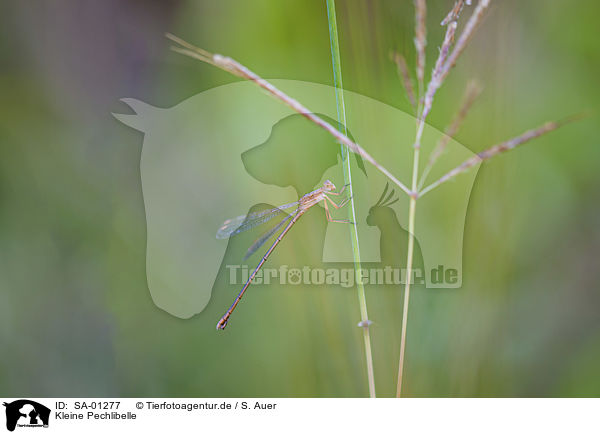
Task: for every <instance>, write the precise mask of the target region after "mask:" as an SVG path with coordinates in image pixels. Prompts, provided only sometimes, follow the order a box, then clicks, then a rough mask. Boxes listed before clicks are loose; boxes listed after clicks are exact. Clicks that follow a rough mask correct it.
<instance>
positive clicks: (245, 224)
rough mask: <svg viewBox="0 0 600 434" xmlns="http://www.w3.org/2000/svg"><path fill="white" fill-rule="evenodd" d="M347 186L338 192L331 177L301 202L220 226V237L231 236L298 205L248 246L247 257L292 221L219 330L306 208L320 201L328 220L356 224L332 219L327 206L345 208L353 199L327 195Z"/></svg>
mask: <svg viewBox="0 0 600 434" xmlns="http://www.w3.org/2000/svg"><path fill="white" fill-rule="evenodd" d="M345 189H346V186H344V187H342V189H341V190H340V191H339V192H337V193H336V192H334V190H335V185H334V184H333V183H332V182H331V181H329V180H327V181H325V182H324V183H323V186H322V187H321V188H318V189H316V190H314V191H311V192H310V193H307V194H305V195H304V196H302V198H300V200H299V201H298V202H293V203H291V204H287V205H282V206H280V207H278V208H273V209H271V210H267V211H261V212H258V213H252V214H249V215H248V216H240V217H236V218H235V219H229V220H226V221H225V222H224V223H223V225H222V226H221V228H219V231H218V232H217V238H227V237H229V236H232V235H236V234H238V233H240V232H242V231H245V230H248V229H250V228H253V227H255V226H257V225H258V224H261V223H264V222H267V221H269V220H271V219H272V218H274V217H275V216H277V215H281V214H283V211H282V210H283V209H286V208H291V207H292V206H295V205H297V208H296V212H295V213H292V214H290V215H288V216H287V217H285V218H284V219H283V220H282V221H281V222H280V223H278V224H277V225H276V226H275V227H274V228H273V229H271V230H269V231H267V232H266V233H265V234H264V235H263V236H261V237H260V238H259V239H258V240H256V242H255V243H254V244H253V245H252V246H250V248H249V249H248V252H247V253H246V258H247V257H248V256H250V255H251V254H252V253H254V252H255V251H256V250H257V249H258V248H260V246H262V245H263V244H264V243H265V242H266V241H267V240H268V239H269V238H271V236H273V235H274V234H275V233H276V232H277V231H278V230H279V229H281V227H283V225H284V224H285V223H286V222H288V221H289V223H287V225H286V226H285V228H284V229H283V230H282V231H281V233H280V234H279V235H278V236H277V238H276V239H275V241H274V242H273V244H272V245H271V247H269V250H267V252H266V253H265V255H264V256H263V258H262V259H261V260H260V262H259V263H258V265H257V266H256V268H255V269H254V271H253V272H252V274H251V275H250V277H249V278H248V280H247V281H246V283H245V284H244V286H243V288H242V290H241V291H240V292H239V294H238V295H237V297H236V298H235V300H234V301H233V304H232V305H231V307H230V308H229V309H228V310H227V312H226V313H225V315H223V316H222V317H221V319H220V320H219V322H218V323H217V329H218V330H223V329H225V327H226V326H227V323H228V321H229V317H230V316H231V314H232V313H233V311H234V309H235V308H236V306H237V305H238V303H239V302H240V300H241V299H242V297H243V296H244V293H245V292H246V289H248V286H250V284H251V283H252V281H253V280H254V278H255V277H256V274H257V273H258V270H260V269H261V267H262V266H263V265H264V263H265V262H267V259H268V258H269V256H270V255H271V253H272V252H273V250H275V247H277V245H278V244H279V243H280V242H281V240H282V239H283V237H284V236H285V235H286V234H287V232H288V231H289V230H290V229H291V228H292V226H293V225H294V223H296V222H297V221H298V219H299V218H300V217H301V216H302V215H303V214H304V213H305V212H306V211H308V210H309V209H310V208H311V207H313V206H314V205H316V204H318V203H319V202H323V205H324V207H325V215H326V216H327V221H330V222H340V223H352V222H349V221H347V220H334V219H333V218H331V215H330V213H329V208H328V205H327V203H328V202H329V203H330V204H331V205H332V206H333V207H334V208H336V209H337V208H341V207H342V206H344V205H346V204H347V203H348V201H349V200H350V198H347V199H345V200H344V201H342V203H340V204H336V203H335V202H334V201H333V200H332V199H331V198H330V197H329V196H328V195H327V194H328V193H329V194H331V195H334V196H339V195H341V194H342V193H343V192H344V190H345Z"/></svg>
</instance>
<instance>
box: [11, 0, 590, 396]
mask: <svg viewBox="0 0 600 434" xmlns="http://www.w3.org/2000/svg"><path fill="white" fill-rule="evenodd" d="M427 4H428V12H429V16H428V20H427V21H428V27H429V36H428V40H429V45H428V48H427V54H428V70H429V67H430V66H431V64H432V62H433V59H434V58H435V56H436V53H437V47H438V45H439V41H440V40H441V38H442V36H443V33H442V32H443V29H442V28H441V27H440V26H439V25H438V24H439V22H440V21H441V19H442V18H443V17H444V16H445V14H446V12H447V11H448V10H449V8H450V7H451V6H452V4H453V2H452V1H445V0H444V1H442V0H430V1H428V2H427ZM337 8H338V12H337V13H338V20H339V34H340V45H341V57H342V68H343V74H344V85H345V88H347V89H349V90H352V91H354V92H358V93H361V94H364V95H367V96H369V97H371V98H375V99H377V100H380V101H382V102H385V103H387V104H390V105H392V106H395V107H398V108H399V109H401V110H404V111H407V112H410V106H409V104H408V102H407V100H406V98H405V97H404V94H403V91H402V87H401V83H400V81H399V80H398V78H397V76H396V71H395V67H394V65H393V64H392V63H391V62H390V61H389V52H390V50H393V49H398V50H400V51H401V52H403V53H405V55H406V57H407V60H408V62H409V65H410V66H411V68H413V66H414V60H415V56H414V49H413V43H412V39H413V31H414V28H413V20H414V18H413V17H414V11H413V7H412V2H410V1H408V0H403V1H390V0H382V1H378V0H367V1H361V2H357V1H342V0H338V1H337ZM467 13H468V11H467ZM599 13H600V5H599V4H598V3H597V2H595V1H592V0H580V1H577V2H572V1H567V0H551V1H548V0H529V1H527V2H521V1H518V0H504V1H495V2H493V5H492V7H491V8H490V11H489V13H488V14H487V18H486V19H485V20H484V22H483V25H482V27H481V28H480V29H479V31H478V32H477V34H476V37H475V38H474V40H473V41H472V43H471V45H470V46H469V48H468V49H467V51H466V52H465V53H464V56H463V57H462V58H461V60H460V61H459V64H458V66H457V67H456V68H455V70H454V71H453V72H452V74H451V75H450V78H449V80H448V82H447V83H446V84H445V85H444V87H443V88H442V89H441V90H440V92H439V94H438V97H437V99H436V105H435V108H434V110H433V112H432V113H431V116H430V118H429V122H430V123H431V125H433V126H434V127H436V128H438V129H440V130H443V129H444V127H445V126H446V124H447V123H448V121H449V119H451V117H452V115H453V113H454V110H455V109H456V101H457V100H458V99H459V98H460V97H461V95H462V92H463V89H464V85H465V83H466V82H467V80H468V79H469V78H477V79H478V80H479V81H480V82H481V83H482V84H483V85H484V93H483V95H482V97H481V99H480V100H479V101H478V102H477V103H476V106H475V108H474V109H473V111H472V113H471V115H470V116H469V118H468V119H467V121H466V123H465V125H464V128H463V129H462V130H461V132H460V133H459V134H458V136H457V139H458V141H460V142H461V143H462V144H464V145H465V146H467V147H468V148H469V149H471V150H473V151H479V150H482V149H484V148H485V147H487V146H490V145H492V144H494V143H496V142H498V141H500V140H502V139H505V138H508V137H511V136H514V135H516V134H519V133H520V132H522V131H523V130H525V129H527V128H530V127H534V126H537V125H539V124H541V123H543V122H544V121H546V120H552V119H557V118H561V117H563V116H566V115H570V114H573V113H578V112H581V111H588V112H590V113H591V116H589V117H588V118H587V119H585V120H583V121H581V122H579V123H577V124H573V125H569V126H567V127H565V128H564V129H562V130H559V131H557V132H555V133H552V134H551V135H548V136H546V137H543V138H541V139H539V140H536V141H535V142H533V143H531V144H529V145H527V146H525V147H523V148H520V149H519V150H517V151H514V152H512V153H510V154H506V155H503V156H501V157H499V158H498V159H496V160H494V161H493V162H491V163H488V164H485V165H483V166H482V167H481V169H480V170H479V174H478V177H477V180H476V182H475V186H474V189H473V194H472V196H471V201H470V204H469V211H468V215H467V221H466V228H465V240H464V241H465V246H464V252H463V255H464V257H463V264H464V270H463V273H464V275H463V287H462V288H461V289H449V290H426V289H423V288H416V290H415V291H413V293H412V294H411V306H410V315H409V329H408V348H407V360H406V367H405V380H406V383H405V388H404V392H405V396H415V397H509V396H519V397H521V396H523V397H530V396H540V397H556V396H600V375H599V373H598V366H600V285H599V282H600V267H599V266H598V262H599V257H600V230H599V229H598V215H599V211H600V201H599V200H598V191H599V189H600V176H599V174H598V172H599V171H598V167H599V159H600V140H599V139H598V128H597V125H598V117H597V108H598V101H600V95H599V93H600V86H598V77H599V76H600V51H599V50H600V38H599V36H600V35H599V32H598V26H597V16H598V14H599ZM0 16H2V25H1V26H0V35H1V37H0V66H1V68H0V97H1V98H2V105H1V106H0V114H1V116H0V348H1V352H0V395H4V396H198V397H200V396H258V397H261V396H278V397H354V396H366V395H367V394H368V390H367V383H366V368H365V364H364V353H363V348H362V339H361V335H360V330H358V329H357V327H355V324H356V322H357V321H358V320H359V312H358V302H357V297H356V292H355V291H354V290H352V289H344V288H326V287H325V288H314V287H312V288H306V290H305V291H302V290H299V289H298V288H297V287H295V288H294V289H293V290H290V289H289V288H286V287H285V286H283V287H281V286H272V287H271V286H269V287H264V288H260V287H257V288H256V289H259V290H258V291H254V292H255V294H253V297H255V301H254V302H253V303H248V304H247V305H246V306H244V308H245V312H244V313H242V311H240V312H236V314H238V313H239V315H240V316H239V318H237V319H236V327H235V328H234V327H231V328H230V329H228V330H227V332H226V333H224V334H223V333H217V332H216V331H215V330H214V325H215V322H216V320H217V319H218V318H219V317H220V315H221V314H222V312H223V310H224V307H226V306H228V304H229V303H230V301H231V299H232V298H233V295H234V294H235V293H237V290H238V287H237V285H236V286H231V287H226V288H225V290H224V291H216V292H214V293H213V298H212V299H211V302H210V303H209V305H208V306H207V308H206V310H204V311H203V312H202V313H200V314H198V315H196V316H195V317H193V318H191V319H188V320H183V319H179V318H175V317H173V316H171V315H169V314H167V313H166V312H164V311H162V310H160V309H158V308H157V307H156V306H155V305H154V303H153V302H152V299H151V298H150V295H149V292H148V288H147V284H146V270H145V249H146V216H145V213H144V203H143V198H142V194H141V185H140V170H139V163H140V153H141V147H142V142H143V136H142V134H140V133H139V132H136V131H134V130H132V129H130V128H127V127H126V126H124V125H123V124H121V123H119V122H118V121H116V120H115V119H114V118H113V117H112V116H111V112H124V111H125V110H126V109H124V107H123V105H122V104H121V103H119V99H120V98H122V97H134V98H138V99H141V100H144V101H146V102H149V103H151V104H153V105H156V106H159V107H170V106H173V105H175V104H177V103H179V102H180V101H182V100H184V99H186V98H188V97H190V96H192V95H195V94H196V93H198V92H200V91H202V90H206V89H210V88H213V87H215V86H218V85H222V84H225V83H230V82H233V81H237V78H235V77H232V76H230V75H228V74H227V73H225V72H222V71H219V70H217V69H216V68H213V67H211V66H208V65H203V64H200V63H199V62H196V61H193V60H191V59H186V58H183V57H181V56H178V55H176V54H174V53H172V52H170V51H169V50H168V43H167V41H166V40H165V38H164V33H165V32H167V31H169V32H173V33H175V34H178V35H180V36H182V37H184V38H185V39H187V40H189V41H192V42H194V43H196V44H197V45H199V46H202V47H204V48H207V49H209V50H213V51H216V52H220V53H224V54H227V55H229V56H232V57H233V58H235V59H237V60H239V61H240V62H242V63H243V64H246V65H247V66H249V67H251V68H252V69H253V70H255V71H257V72H258V73H260V74H262V75H263V76H264V77H267V78H285V79H296V80H305V81H313V82H317V83H323V84H331V82H332V71H331V60H330V49H329V35H328V27H327V16H326V10H325V2H324V0H323V1H321V0H303V1H293V2H280V1H274V0H271V1H266V0H260V1H252V2H245V1H240V0H223V1H220V2H210V1H194V2H187V1H141V0H107V1H102V2H93V1H77V2H76V1H67V0H62V1H58V2H52V3H46V4H39V3H31V2H20V1H11V0H9V1H4V2H2V3H1V4H0ZM463 22H464V20H463ZM300 97H301V96H300ZM332 97H333V95H332ZM349 127H350V129H352V125H349ZM406 146H409V145H408V144H407V145H406ZM295 240H296V241H290V242H289V244H290V245H288V246H287V247H286V248H285V249H287V251H286V250H285V249H284V250H283V253H282V255H284V257H285V255H286V254H291V253H290V252H292V253H293V252H296V259H295V260H294V261H295V262H294V263H296V264H300V266H301V265H302V264H303V263H304V262H310V261H314V260H315V258H308V257H305V256H306V255H304V256H303V254H302V251H303V250H302V249H303V248H304V247H300V248H298V247H297V245H298V243H299V242H300V243H301V242H302V241H303V240H302V238H301V237H296V239H295ZM304 242H305V243H311V242H312V243H314V242H318V240H312V239H305V240H304ZM294 246H296V247H294ZM200 248H201V247H200ZM298 249H300V253H297V251H298ZM305 251H310V249H309V248H306V249H305ZM286 252H287V253H286ZM206 254H210V252H207V253H206ZM317 260H318V258H317ZM253 289H254V288H253ZM401 300H402V289H401V288H392V287H386V288H369V287H367V302H368V307H369V312H370V317H371V319H372V320H374V321H375V323H376V324H375V325H374V326H373V327H372V339H373V349H374V361H375V375H376V385H377V390H378V395H379V396H392V395H393V394H394V392H395V383H396V377H395V376H396V370H397V357H398V351H399V335H400V321H401V309H402V305H401ZM247 301H249V299H248V300H244V303H246V302H247ZM257 309H259V310H258V311H257ZM274 312H276V313H274ZM324 318H325V320H324ZM244 319H246V321H244ZM274 319H276V320H277V321H276V322H274V321H273V320H274ZM244 322H245V326H243V327H242V326H241V325H242V324H244Z"/></svg>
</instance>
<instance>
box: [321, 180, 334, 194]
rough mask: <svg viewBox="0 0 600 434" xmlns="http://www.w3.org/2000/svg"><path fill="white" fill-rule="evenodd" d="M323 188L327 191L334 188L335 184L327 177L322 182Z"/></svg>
mask: <svg viewBox="0 0 600 434" xmlns="http://www.w3.org/2000/svg"><path fill="white" fill-rule="evenodd" d="M323 188H324V189H325V190H327V191H333V190H335V185H333V182H331V181H330V180H329V179H328V180H327V181H325V182H324V183H323Z"/></svg>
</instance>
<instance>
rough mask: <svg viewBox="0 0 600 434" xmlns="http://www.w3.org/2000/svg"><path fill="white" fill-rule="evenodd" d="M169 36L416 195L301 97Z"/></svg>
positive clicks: (182, 48) (178, 49) (187, 52)
mask: <svg viewBox="0 0 600 434" xmlns="http://www.w3.org/2000/svg"><path fill="white" fill-rule="evenodd" d="M166 37H167V38H169V39H170V40H171V41H173V42H175V43H176V44H179V45H180V47H171V49H172V50H173V51H175V52H176V53H179V54H183V55H184V56H188V57H191V58H193V59H198V60H201V61H202V62H206V63H210V64H211V65H214V66H216V67H217V68H220V69H222V70H224V71H227V72H229V73H230V74H233V75H235V76H237V77H241V78H244V79H246V80H250V81H251V82H253V83H254V84H256V85H257V86H259V87H261V88H262V89H264V90H265V91H267V92H268V93H269V94H271V95H272V96H274V97H275V98H276V99H278V100H279V101H281V102H282V103H283V104H285V105H287V106H288V107H289V108H291V109H292V110H294V111H295V112H297V113H300V114H301V115H302V116H304V117H305V118H306V119H308V120H310V121H311V122H313V123H315V124H317V125H318V126H319V127H321V128H323V129H324V130H325V131H327V132H328V133H329V134H331V135H332V136H333V137H334V138H335V139H336V140H337V141H338V142H340V143H342V144H344V145H346V146H347V147H348V148H350V149H351V150H352V151H353V152H356V153H357V154H358V155H360V156H361V157H362V158H364V159H365V160H367V161H368V162H369V163H371V164H372V165H373V166H375V168H376V169H377V170H379V171H380V172H381V173H383V174H384V175H385V176H387V177H388V178H389V179H390V180H391V181H392V182H393V183H394V184H396V185H397V186H398V187H400V189H401V190H402V191H404V192H405V193H406V194H408V195H411V194H415V192H413V191H410V190H409V188H408V187H407V186H406V185H404V183H403V182H402V181H400V180H399V179H398V178H396V177H395V176H394V175H392V173H391V172H390V171H389V170H387V169H386V168H385V167H383V166H382V165H381V164H379V163H378V162H377V161H376V160H375V158H373V157H372V156H371V154H369V153H368V152H367V151H365V150H364V149H363V148H362V147H361V146H360V145H359V144H358V143H355V142H353V141H352V140H351V139H350V138H349V137H348V136H347V135H345V134H344V133H342V132H341V131H339V130H338V129H336V128H335V127H334V126H333V125H331V124H330V123H328V122H326V121H324V120H323V119H321V118H320V117H319V116H317V115H315V114H314V113H313V112H312V111H311V110H309V109H308V108H306V107H305V106H304V105H303V104H301V103H300V102H299V101H298V100H296V99H294V98H292V97H290V96H289V95H287V94H286V93H285V92H283V91H281V90H280V89H278V88H276V87H275V86H273V85H272V84H271V83H269V82H268V81H267V80H265V79H264V78H262V77H260V76H259V75H258V74H256V73H254V72H253V71H251V70H249V69H248V68H246V67H245V66H244V65H242V64H241V63H239V62H237V61H235V60H234V59H232V58H231V57H227V56H222V55H220V54H213V53H209V52H208V51H206V50H203V49H201V48H198V47H196V46H194V45H192V44H190V43H189V42H186V41H184V40H183V39H181V38H178V37H177V36H175V35H172V34H170V33H167V34H166Z"/></svg>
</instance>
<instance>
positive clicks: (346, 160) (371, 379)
mask: <svg viewBox="0 0 600 434" xmlns="http://www.w3.org/2000/svg"><path fill="white" fill-rule="evenodd" d="M326 3H327V20H328V22H329V43H330V46H331V63H332V66H333V82H334V86H335V101H336V106H337V116H338V123H339V124H340V126H341V128H342V132H343V133H344V134H345V135H346V136H347V135H348V130H347V127H346V106H345V104H344V88H343V85H342V66H341V57H340V47H339V39H338V31H337V19H336V15H335V0H326ZM340 146H341V154H342V166H343V171H344V183H345V184H346V185H347V186H348V193H349V197H350V203H349V204H348V205H349V207H348V214H349V216H348V217H349V219H350V221H352V222H356V209H355V208H354V196H353V192H352V170H351V166H350V161H351V159H350V152H349V149H348V147H347V146H346V145H343V144H340ZM349 229H350V238H351V240H352V256H353V259H354V270H355V271H356V275H357V276H362V265H361V259H360V246H359V243H358V228H357V225H356V224H353V225H349ZM356 287H357V289H358V304H359V306H360V318H361V321H360V322H359V323H358V324H359V326H361V327H362V329H363V341H364V345H365V359H366V363H367V379H368V383H369V396H370V397H371V398H375V397H376V393H375V373H374V370H373V353H372V351H371V334H370V331H369V329H370V328H369V326H370V324H371V321H369V315H368V312H367V298H366V295H365V287H364V284H363V281H362V279H357V281H356Z"/></svg>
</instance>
